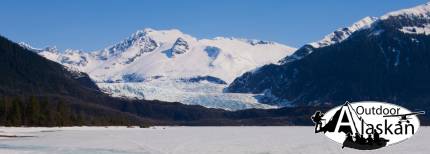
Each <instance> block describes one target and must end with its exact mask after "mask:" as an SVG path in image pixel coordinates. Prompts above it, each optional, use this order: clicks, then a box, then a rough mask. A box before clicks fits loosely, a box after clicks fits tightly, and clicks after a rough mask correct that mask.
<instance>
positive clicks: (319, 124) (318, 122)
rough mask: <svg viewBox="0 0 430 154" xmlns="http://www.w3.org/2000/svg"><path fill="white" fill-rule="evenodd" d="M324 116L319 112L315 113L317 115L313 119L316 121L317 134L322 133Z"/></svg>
mask: <svg viewBox="0 0 430 154" xmlns="http://www.w3.org/2000/svg"><path fill="white" fill-rule="evenodd" d="M323 116H324V113H321V111H317V112H315V114H314V115H313V116H312V117H311V118H312V121H314V123H315V133H318V132H320V131H319V130H321V128H322V120H324V119H322V117H323Z"/></svg>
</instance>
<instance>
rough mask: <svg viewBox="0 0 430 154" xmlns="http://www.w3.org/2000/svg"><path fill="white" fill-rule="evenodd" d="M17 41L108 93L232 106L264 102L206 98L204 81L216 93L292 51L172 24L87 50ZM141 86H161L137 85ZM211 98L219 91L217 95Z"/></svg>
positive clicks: (281, 46)
mask: <svg viewBox="0 0 430 154" xmlns="http://www.w3.org/2000/svg"><path fill="white" fill-rule="evenodd" d="M21 45H22V46H23V47H26V48H29V49H32V50H33V51H35V52H37V53H39V54H40V55H42V56H44V57H46V58H47V59H50V60H52V61H56V62H58V63H60V64H63V65H65V66H68V67H70V68H72V69H77V70H79V71H82V72H86V73H88V74H89V75H90V77H91V78H92V79H93V80H94V81H96V82H97V83H98V85H99V86H100V88H101V89H103V90H104V91H105V92H108V93H111V94H112V95H114V96H125V97H136V98H144V97H145V98H149V99H158V100H166V101H179V102H181V103H185V104H200V105H203V106H207V107H221V108H226V109H234V110H235V109H243V108H252V107H261V106H264V105H261V104H258V101H257V100H256V99H255V98H253V97H252V96H248V95H247V96H246V98H244V99H242V100H246V101H243V102H241V103H244V104H248V105H232V106H229V105H228V103H231V102H235V103H237V102H240V100H241V99H240V97H239V98H237V97H236V96H235V97H234V98H235V100H231V99H230V98H231V97H228V99H227V100H225V99H224V98H223V99H221V100H218V99H216V98H215V99H214V98H207V97H206V96H209V95H206V92H207V91H206V90H204V89H207V88H209V89H210V87H208V86H207V85H212V86H214V87H217V88H215V89H219V90H218V91H216V93H220V94H221V95H223V94H222V88H219V86H220V85H221V86H225V85H226V84H228V83H230V82H232V81H233V79H235V78H236V77H238V76H240V75H241V74H243V73H244V72H247V71H250V70H253V69H255V68H257V67H260V66H263V65H265V64H270V63H276V62H277V61H279V60H280V59H281V58H283V57H285V56H288V55H290V54H291V53H293V52H294V51H295V49H294V48H292V47H289V46H286V45H282V44H279V43H275V42H269V41H260V40H248V39H238V38H225V37H217V38H214V39H197V38H195V37H192V36H190V35H187V34H184V33H182V32H181V31H179V30H175V29H173V30H153V29H144V30H142V31H137V32H136V33H134V34H132V35H131V36H130V37H129V38H126V39H125V40H123V41H121V42H119V43H118V44H115V45H112V46H110V47H108V48H105V49H102V50H98V51H91V52H84V51H79V50H70V49H69V50H66V51H58V50H57V49H56V48H45V49H35V48H32V47H31V46H30V45H27V44H24V43H22V44H21ZM152 83H153V84H152ZM184 83H194V84H199V83H202V84H205V86H203V87H202V86H198V87H199V89H193V90H191V91H190V89H189V88H187V89H183V88H180V87H183V85H184ZM163 84H164V85H163ZM142 85H145V87H155V88H161V87H163V89H157V90H154V89H151V88H142ZM151 85H152V86H151ZM169 87H170V90H167V92H166V93H159V92H154V91H166V89H165V88H169ZM144 89H146V90H148V89H151V90H150V91H144ZM172 89H174V90H172ZM184 92H188V93H189V92H191V93H194V92H196V93H199V95H198V96H197V97H198V98H190V97H184V96H183V95H184V94H185V93H184ZM212 92H214V91H212ZM172 97H173V98H172ZM202 97H205V99H211V100H213V101H212V102H210V104H211V105H207V103H208V101H207V100H202ZM217 97H219V98H221V97H222V96H218V94H217ZM167 98H168V99H167ZM176 98H177V99H176ZM179 98H182V99H179ZM249 100H253V101H249ZM217 102H218V104H217ZM226 103H227V105H226ZM250 103H251V104H252V103H254V104H256V105H249V104H250ZM238 106H239V107H238Z"/></svg>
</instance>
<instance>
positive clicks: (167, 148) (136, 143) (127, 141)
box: [0, 127, 430, 154]
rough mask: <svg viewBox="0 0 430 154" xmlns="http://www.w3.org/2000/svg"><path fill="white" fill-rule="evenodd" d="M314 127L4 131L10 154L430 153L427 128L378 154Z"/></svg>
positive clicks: (0, 148)
mask: <svg viewBox="0 0 430 154" xmlns="http://www.w3.org/2000/svg"><path fill="white" fill-rule="evenodd" d="M313 129H314V128H313V127H152V128H125V127H109V128H104V127H65V128H4V127H2V128H0V135H5V134H6V135H11V134H14V135H18V136H19V135H25V136H34V137H23V138H0V153H2V154H3V153H5V154H45V153H55V154H94V153H97V154H117V153H118V154H137V153H139V154H215V153H222V154H241V153H247V154H278V153H279V154H289V153H294V154H300V153H303V154H309V153H353V154H355V153H357V154H359V153H390V154H396V153H399V154H403V153H408V154H415V153H416V154H422V153H427V152H428V151H430V147H429V146H428V142H427V139H428V138H429V137H430V128H429V127H421V128H420V130H419V131H418V133H417V134H415V136H413V137H412V138H411V139H409V140H406V141H404V142H402V143H399V144H396V145H393V146H389V147H385V148H382V149H378V150H374V151H358V150H354V149H347V148H345V149H342V148H341V145H340V144H338V143H335V142H334V141H331V140H330V139H329V138H327V137H325V136H324V135H322V134H315V133H314V132H313V131H314V130H313Z"/></svg>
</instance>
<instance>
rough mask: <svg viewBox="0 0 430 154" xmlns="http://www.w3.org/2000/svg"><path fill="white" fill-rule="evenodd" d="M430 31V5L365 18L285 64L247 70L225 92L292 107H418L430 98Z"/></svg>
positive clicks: (302, 49) (297, 52) (332, 34)
mask: <svg viewBox="0 0 430 154" xmlns="http://www.w3.org/2000/svg"><path fill="white" fill-rule="evenodd" d="M429 32H430V3H427V4H423V5H419V6H416V7H413V8H408V9H403V10H399V11H395V12H390V13H387V14H385V15H383V16H381V17H366V18H364V19H363V20H360V21H359V22H357V23H355V24H353V25H352V26H350V27H347V28H341V29H338V30H336V31H335V32H333V33H331V34H329V35H327V36H326V37H324V38H323V39H322V40H321V41H318V42H315V43H310V44H307V45H304V46H303V47H301V48H299V49H298V50H297V51H296V52H295V53H294V54H292V55H290V56H287V57H286V58H284V59H283V60H281V64H280V65H265V66H263V67H260V69H258V71H250V72H247V73H245V74H243V75H242V76H241V77H239V78H236V79H235V80H234V81H233V82H232V83H231V84H230V85H229V87H228V88H227V89H226V91H229V92H237V93H254V94H268V95H270V96H271V97H275V98H279V99H282V100H287V101H286V102H288V104H287V105H324V104H329V103H331V104H332V105H335V104H336V103H343V102H345V101H346V100H348V101H364V100H378V101H387V102H392V103H399V104H405V105H406V104H407V105H411V106H413V107H419V106H420V105H424V104H423V102H427V101H428V98H429V96H430V93H429V91H430V90H429V89H428V87H430V85H429V84H430V80H429V79H430V69H428V68H430V61H429V59H430V57H429V55H430V54H429V51H430V50H429V49H430V46H429V45H430V37H429V35H430V33H429ZM273 100H274V101H271V102H268V103H271V104H274V103H279V104H282V103H283V102H285V101H283V102H275V101H276V99H273Z"/></svg>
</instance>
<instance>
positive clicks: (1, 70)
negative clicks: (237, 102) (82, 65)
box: [0, 36, 312, 126]
mask: <svg viewBox="0 0 430 154" xmlns="http://www.w3.org/2000/svg"><path fill="white" fill-rule="evenodd" d="M0 74H2V75H1V76H0V125H2V126H80V125H96V126H100V125H140V126H148V125H297V124H300V125H303V124H310V122H309V121H308V120H307V119H308V117H306V116H305V114H303V113H310V112H312V109H309V108H301V109H296V108H294V109H293V108H285V109H281V110H255V109H252V110H243V111H237V112H230V111H225V110H220V109H208V108H205V107H202V106H196V105H183V104H180V103H167V102H161V101H147V100H132V99H123V98H114V97H110V96H108V95H107V94H105V93H103V92H101V91H100V90H99V89H98V87H97V86H96V85H95V84H94V82H93V81H92V80H91V79H89V77H88V75H86V74H85V73H82V72H78V71H76V70H70V69H69V68H67V67H64V66H62V65H60V64H58V63H56V62H53V61H50V60H47V59H46V58H43V57H41V56H39V55H38V54H36V53H34V51H30V50H28V49H26V48H23V47H22V46H21V45H18V44H16V43H14V42H11V41H10V40H8V39H6V38H4V37H1V36H0Z"/></svg>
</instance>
